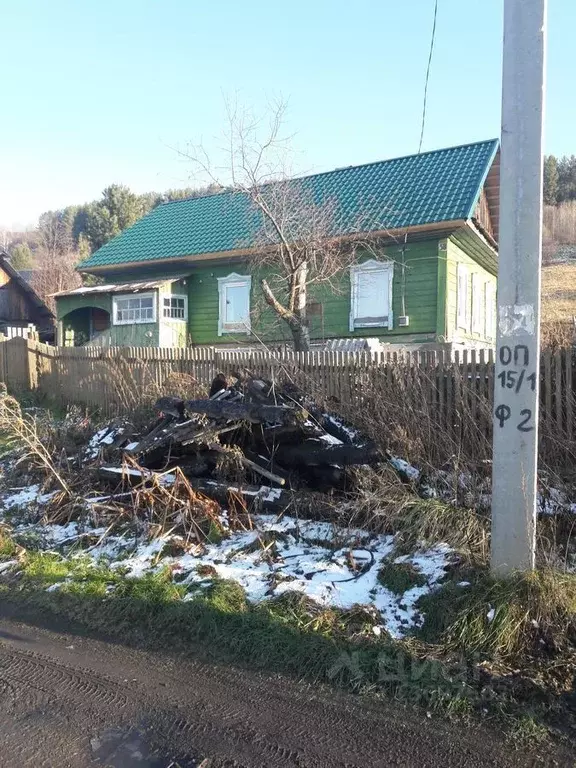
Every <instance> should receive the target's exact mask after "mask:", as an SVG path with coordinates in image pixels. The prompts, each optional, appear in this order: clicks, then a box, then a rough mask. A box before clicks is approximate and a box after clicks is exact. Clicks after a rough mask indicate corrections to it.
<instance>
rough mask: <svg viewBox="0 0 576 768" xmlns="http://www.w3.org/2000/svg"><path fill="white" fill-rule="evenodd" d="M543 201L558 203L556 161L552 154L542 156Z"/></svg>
mask: <svg viewBox="0 0 576 768" xmlns="http://www.w3.org/2000/svg"><path fill="white" fill-rule="evenodd" d="M544 203H545V205H556V204H557V203H558V161H557V160H556V158H555V157H554V155H546V156H545V157H544Z"/></svg>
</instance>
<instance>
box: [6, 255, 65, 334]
mask: <svg viewBox="0 0 576 768" xmlns="http://www.w3.org/2000/svg"><path fill="white" fill-rule="evenodd" d="M29 325H34V326H35V327H36V329H37V331H38V334H39V336H40V340H41V341H46V342H53V341H54V331H55V317H54V315H53V314H52V312H51V311H50V310H49V309H48V307H47V306H46V304H45V303H44V302H43V301H42V299H41V298H40V297H39V296H38V294H37V293H36V291H35V290H34V289H33V288H32V286H31V285H30V283H29V282H27V280H25V279H24V277H23V276H22V275H21V274H20V273H19V272H18V270H16V269H14V267H13V266H12V264H11V263H10V258H9V257H8V254H7V253H6V252H5V251H2V250H0V333H3V334H7V333H8V332H9V329H18V328H22V329H24V328H27V327H28V326H29Z"/></svg>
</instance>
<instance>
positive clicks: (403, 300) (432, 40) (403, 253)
mask: <svg viewBox="0 0 576 768" xmlns="http://www.w3.org/2000/svg"><path fill="white" fill-rule="evenodd" d="M437 19H438V0H434V20H433V23H432V36H431V38H430V51H429V53H428V64H427V66H426V79H425V82H424V102H423V104H422V124H421V126H420V142H419V144H418V154H420V153H421V152H422V144H423V142H424V128H425V127H426V112H427V108H428V83H429V81H430V69H431V68H432V55H433V53H434V43H435V42H436V21H437ZM407 246H408V227H406V232H405V233H404V242H403V244H402V251H401V260H400V264H401V270H402V285H401V289H400V297H401V312H402V315H403V316H405V315H406V248H407Z"/></svg>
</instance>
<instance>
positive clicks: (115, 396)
mask: <svg viewBox="0 0 576 768" xmlns="http://www.w3.org/2000/svg"><path fill="white" fill-rule="evenodd" d="M575 367H576V366H575V360H574V355H573V351H572V349H564V350H560V351H557V352H550V351H544V352H543V353H542V358H541V365H540V392H541V409H540V434H541V443H542V444H543V445H544V448H542V446H541V450H544V452H545V454H546V456H547V457H549V458H550V461H551V463H554V464H557V463H558V460H559V459H560V460H561V461H562V463H569V462H570V461H572V459H573V457H576V444H575V443H576V428H575V424H574V414H575V407H574V372H575ZM219 371H222V372H224V373H225V374H227V375H230V374H233V373H234V372H243V371H250V372H252V373H254V374H257V375H259V376H263V377H266V378H268V379H271V380H276V381H286V380H288V381H292V382H294V383H295V384H296V385H298V386H300V387H302V388H303V389H305V390H306V391H307V392H308V393H309V394H310V395H311V396H313V397H314V398H317V399H319V400H321V401H323V402H325V403H327V404H328V406H329V407H331V408H332V409H333V410H335V411H340V412H342V413H343V414H344V415H347V416H349V417H351V418H354V419H355V420H356V421H359V422H360V423H361V426H362V427H363V428H364V429H366V431H368V432H369V433H372V434H374V436H376V437H378V436H380V437H381V436H382V431H383V430H386V431H387V434H392V433H394V432H395V431H396V432H397V431H398V430H402V429H404V430H405V431H411V433H412V438H411V439H412V442H414V439H415V438H417V439H418V441H419V443H420V444H421V449H414V450H415V451H416V452H417V453H420V452H422V453H424V451H428V453H430V452H434V450H436V456H437V458H438V459H441V458H442V457H443V456H445V455H446V453H447V452H448V453H450V452H452V453H455V452H459V451H461V450H464V451H466V450H467V448H468V447H469V446H471V445H472V443H474V444H475V445H477V446H480V445H482V446H483V448H482V449H481V450H476V451H475V455H476V457H477V458H478V459H482V458H486V457H488V456H489V444H490V440H491V432H492V414H493V399H494V384H495V382H494V353H493V352H492V351H474V350H470V351H464V352H460V353H453V354H452V355H449V354H447V353H443V352H436V351H423V352H404V353H403V352H387V353H381V354H370V353H361V354H359V353H346V352H325V351H312V352H307V353H294V352H291V351H289V350H281V351H278V352H271V351H269V350H261V351H260V350H258V351H254V350H247V351H243V350H220V349H218V348H214V347H211V348H181V349H180V348H172V349H158V348H153V347H116V348H114V347H111V348H107V349H99V348H92V347H82V348H79V347H60V348H56V347H51V346H48V345H46V344H42V343H41V342H39V341H36V340H35V339H26V338H20V337H18V338H12V339H4V340H1V341H0V380H3V381H4V382H5V383H6V384H7V386H8V388H9V389H10V390H13V391H18V390H35V391H38V392H39V393H41V394H44V395H47V396H49V397H51V398H56V399H58V400H60V401H61V402H63V403H76V404H83V405H87V406H91V407H97V408H100V409H101V410H102V411H103V412H105V413H106V414H113V413H118V412H121V411H129V410H130V409H131V408H134V407H136V406H138V405H140V404H142V403H143V402H152V401H153V400H154V399H155V398H156V397H158V396H159V395H160V394H165V393H169V394H180V393H181V394H184V395H186V394H188V396H189V397H193V396H196V395H201V394H203V393H204V392H205V391H206V389H207V388H208V387H209V385H210V382H211V381H212V379H213V378H214V376H215V375H216V373H218V372H219ZM503 384H504V383H503ZM498 391H499V392H500V391H502V392H504V393H505V389H503V390H500V389H499V390H498ZM409 422H410V426H409ZM552 457H553V458H554V460H553V461H552Z"/></svg>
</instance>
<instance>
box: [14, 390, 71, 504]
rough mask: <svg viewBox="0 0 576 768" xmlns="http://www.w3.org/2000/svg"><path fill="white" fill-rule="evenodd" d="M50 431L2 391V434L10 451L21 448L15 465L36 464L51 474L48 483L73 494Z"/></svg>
mask: <svg viewBox="0 0 576 768" xmlns="http://www.w3.org/2000/svg"><path fill="white" fill-rule="evenodd" d="M49 433H50V428H49V426H48V425H47V424H46V423H42V422H41V421H40V420H39V419H37V418H36V417H35V416H32V415H28V414H24V413H23V412H22V408H21V407H20V403H19V402H18V401H17V400H16V398H14V397H12V396H11V395H8V394H7V393H6V392H3V393H1V394H0V434H2V436H3V438H4V443H5V447H6V448H7V449H8V450H15V451H18V454H19V455H18V458H17V461H16V463H15V466H18V465H19V464H26V465H28V466H32V467H35V468H36V469H38V470H40V472H42V473H43V474H44V475H45V476H46V477H47V481H48V482H51V483H52V484H54V483H56V484H57V486H58V488H59V489H60V490H61V491H62V492H63V494H64V495H65V496H67V497H69V496H71V489H70V486H69V484H68V482H67V480H66V479H65V477H64V474H63V472H62V469H61V467H60V466H59V465H58V461H57V452H55V450H54V448H55V446H54V443H53V441H52V440H50V439H49ZM55 453H56V456H55Z"/></svg>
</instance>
